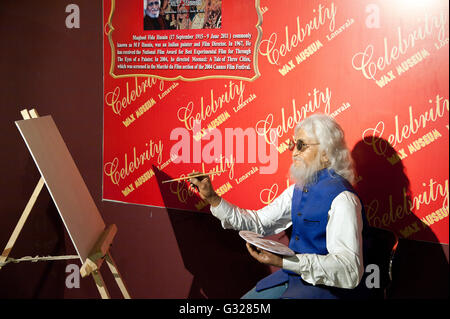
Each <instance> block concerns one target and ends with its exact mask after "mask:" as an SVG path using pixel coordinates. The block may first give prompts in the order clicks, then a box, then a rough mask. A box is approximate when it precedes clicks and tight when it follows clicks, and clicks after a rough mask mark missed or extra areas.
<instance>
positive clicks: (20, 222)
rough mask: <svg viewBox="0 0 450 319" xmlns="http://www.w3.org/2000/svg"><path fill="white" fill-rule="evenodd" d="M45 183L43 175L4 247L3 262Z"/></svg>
mask: <svg viewBox="0 0 450 319" xmlns="http://www.w3.org/2000/svg"><path fill="white" fill-rule="evenodd" d="M44 184H45V182H44V179H43V178H42V177H41V179H40V180H39V182H38V183H37V185H36V187H35V188H34V191H33V194H32V195H31V197H30V199H29V200H28V203H27V206H25V209H24V210H23V213H22V216H20V219H19V221H18V222H17V225H16V228H14V231H13V233H12V234H11V237H10V238H9V241H8V243H7V244H6V247H5V249H3V252H2V255H1V256H0V262H2V263H3V262H5V261H6V259H7V258H8V256H9V253H10V252H11V249H12V248H13V246H14V244H15V243H16V240H17V237H19V234H20V232H21V231H22V228H23V225H24V224H25V222H26V221H27V218H28V216H29V215H30V212H31V209H32V208H33V205H34V203H35V202H36V199H37V197H38V196H39V193H40V192H41V190H42V187H43V186H44ZM0 269H2V267H0Z"/></svg>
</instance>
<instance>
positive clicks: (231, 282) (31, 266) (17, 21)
mask: <svg viewBox="0 0 450 319" xmlns="http://www.w3.org/2000/svg"><path fill="white" fill-rule="evenodd" d="M69 3H71V2H69V1H57V2H55V1H50V0H44V1H39V2H36V1H29V0H25V1H14V0H6V1H2V2H1V4H0V39H2V40H1V41H2V44H1V46H2V49H1V50H0V70H1V72H2V78H1V80H0V81H1V84H0V96H1V105H2V107H1V110H2V116H1V118H0V121H1V125H0V129H1V131H0V147H1V150H2V156H1V158H0V163H1V164H0V175H1V179H0V189H2V195H1V201H0V212H1V217H0V247H1V248H2V249H3V247H4V245H5V244H6V242H7V240H8V238H9V236H10V234H11V232H12V231H13V229H14V227H15V225H16V222H17V220H18V218H19V216H20V214H21V212H22V210H23V208H24V207H25V205H26V203H27V201H28V198H29V196H30V195H31V193H32V191H33V189H34V187H35V185H36V183H37V181H38V180H39V173H38V172H37V170H36V168H35V165H34V162H33V160H32V158H31V157H30V155H29V153H28V150H27V148H26V146H25V144H24V143H23V140H22V138H21V137H20V134H19V132H18V130H17V129H16V127H15V124H14V121H15V120H18V119H21V116H20V113H19V112H20V110H21V109H23V108H32V107H35V108H37V110H38V112H39V113H40V115H47V114H50V115H52V116H53V118H54V120H55V122H56V124H57V126H58V127H59V129H60V132H61V134H62V136H63V138H64V140H65V141H66V143H67V146H68V148H69V150H70V152H71V154H72V156H73V158H74V160H75V162H76V164H77V166H78V168H79V170H80V172H81V174H82V176H83V177H84V179H85V182H86V185H87V187H88V189H89V190H90V192H91V194H92V196H93V198H94V200H95V202H96V204H97V206H98V208H99V210H100V212H101V214H102V216H103V218H104V220H105V223H106V224H111V223H114V224H116V225H117V226H118V229H119V232H118V234H117V236H116V239H115V242H114V245H113V247H112V254H113V257H114V258H115V261H116V263H117V264H118V266H119V269H120V271H121V274H122V276H123V278H124V280H125V282H126V284H127V285H128V288H129V290H130V293H131V294H132V296H133V297H135V298H206V297H208V298H227V297H229V298H238V297H240V296H241V295H242V294H244V293H245V292H246V291H247V290H248V289H250V288H251V287H252V286H253V285H254V284H255V282H256V281H257V280H258V279H259V278H262V277H263V276H264V275H266V274H268V273H269V272H270V271H271V269H268V268H266V267H263V266H261V265H259V264H257V263H256V262H255V261H254V260H252V259H251V257H249V256H248V254H247V252H246V249H245V246H244V245H243V243H242V241H241V239H239V238H238V237H237V236H236V234H235V233H233V232H231V231H224V230H222V229H221V227H220V224H219V222H218V221H217V220H216V219H215V218H214V217H212V216H211V215H208V214H200V215H199V214H195V213H191V212H183V211H175V210H166V209H163V208H149V207H143V206H135V205H124V204H119V203H113V202H102V201H101V192H102V185H101V180H102V124H101V123H102V105H103V97H102V7H101V2H100V1H88V0H78V1H76V4H78V5H79V7H80V11H81V28H80V29H70V30H69V29H67V28H66V27H65V19H66V16H67V13H65V8H66V6H67V5H68V4H69ZM281 240H285V238H281ZM73 253H74V249H73V247H72V244H71V242H70V240H69V238H68V235H67V233H66V231H65V229H64V227H63V225H62V223H61V221H60V219H59V216H58V213H57V211H56V209H55V207H54V205H53V204H52V201H51V199H50V196H49V194H48V192H47V191H46V190H45V189H44V190H43V191H42V193H41V195H40V196H39V199H38V201H37V203H36V206H35V207H34V209H33V211H32V214H31V216H30V218H29V219H28V221H27V223H26V225H25V227H24V229H23V231H22V234H21V236H20V237H19V239H18V241H17V243H16V245H15V247H14V249H13V251H12V253H11V254H10V256H11V257H15V258H18V257H22V256H26V255H33V256H34V255H38V254H39V255H59V254H67V255H70V254H73ZM398 256H399V259H398V263H397V265H398V267H399V268H398V269H399V270H398V271H397V274H398V277H397V278H398V279H397V282H396V283H395V286H394V288H395V289H393V290H392V291H393V297H400V298H402V297H426V298H428V297H448V286H447V280H448V245H440V244H432V243H427V242H418V241H410V240H402V241H401V243H400V246H399V255H398ZM68 263H70V262H39V263H27V264H25V263H21V264H10V265H7V266H6V267H5V268H3V269H2V270H0V286H1V289H0V297H1V298H97V297H98V292H97V290H96V288H95V286H94V284H93V281H92V280H91V279H90V278H87V279H82V280H81V287H80V288H79V289H67V288H66V286H65V279H66V273H65V266H66V264H68ZM217 274H220V276H217ZM104 277H105V280H106V281H107V285H108V287H111V294H112V296H113V297H120V295H119V292H118V290H117V289H116V288H115V285H114V282H113V279H112V276H111V275H109V274H108V271H104Z"/></svg>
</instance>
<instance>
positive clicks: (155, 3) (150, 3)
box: [147, 1, 159, 7]
mask: <svg viewBox="0 0 450 319" xmlns="http://www.w3.org/2000/svg"><path fill="white" fill-rule="evenodd" d="M147 6H149V7H151V6H159V1H155V2H148V3H147Z"/></svg>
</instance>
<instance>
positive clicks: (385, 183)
mask: <svg viewBox="0 0 450 319" xmlns="http://www.w3.org/2000/svg"><path fill="white" fill-rule="evenodd" d="M245 2H246V4H244V3H245ZM245 2H244V1H239V2H237V1H233V2H232V1H223V2H222V1H215V4H216V8H215V9H216V12H219V14H220V19H221V23H220V24H217V27H216V28H213V29H178V30H157V31H156V30H155V31H148V30H144V29H143V4H142V1H134V2H131V1H125V0H105V1H104V2H103V8H104V123H103V125H104V141H103V198H104V199H105V200H112V201H119V202H124V203H132V204H141V205H149V206H160V207H170V208H177V209H185V210H192V211H201V212H208V211H209V210H208V207H207V206H205V205H204V203H203V202H202V201H201V200H200V198H199V197H198V196H197V195H196V193H195V192H194V191H192V190H191V189H189V187H188V185H187V184H186V183H162V181H164V180H167V179H171V178H177V177H179V176H183V175H186V174H187V173H190V172H192V171H193V170H197V171H203V172H211V171H219V170H224V169H226V170H227V171H226V172H225V173H221V174H219V175H215V176H213V177H212V180H213V184H214V186H215V188H216V189H217V190H218V191H219V192H220V194H221V195H222V196H223V197H224V198H225V199H227V200H229V201H230V202H232V203H234V204H236V205H238V206H241V207H245V208H252V209H258V208H261V207H263V206H264V205H266V204H268V203H269V202H270V201H272V200H273V199H274V198H275V197H276V196H277V195H279V194H280V193H281V192H282V191H283V190H284V189H285V188H286V187H287V186H288V184H289V181H288V169H289V166H290V164H291V153H290V152H289V151H287V150H286V143H285V141H286V140H287V139H288V138H289V137H292V135H293V132H294V129H293V128H294V126H295V124H296V123H297V122H299V121H301V120H302V119H304V118H305V117H306V116H309V115H311V114H313V113H317V112H320V113H327V114H330V115H332V116H333V117H334V118H335V119H336V120H337V122H338V123H339V124H340V125H341V126H342V127H343V129H344V131H345V133H346V141H347V145H348V147H349V148H350V150H351V151H352V156H353V158H354V161H355V169H356V173H357V176H358V180H357V183H356V184H355V187H356V189H357V191H358V193H359V194H360V196H361V198H362V200H363V202H364V205H365V207H366V213H367V216H368V219H369V222H370V223H371V224H372V225H373V226H376V227H382V228H387V229H391V230H393V231H395V232H396V233H397V234H398V235H399V236H401V237H404V238H409V239H417V240H426V241H432V242H440V243H446V244H448V205H449V201H448V162H449V159H448V154H449V153H448V130H449V127H448V125H449V124H448V122H449V121H448V119H449V117H448V111H449V100H448V85H449V83H448V76H449V74H448V70H449V65H448V63H449V51H448V37H449V22H448V21H449V7H448V3H447V1H443V0H442V1H441V0H433V1H419V0H417V1H406V0H404V1H403V0H398V1H387V0H386V1H383V0H376V1H374V0H370V1H339V0H336V1H325V0H324V1H294V0H289V1H288V0H283V1H277V2H276V3H274V2H273V1H272V2H270V1H267V0H266V1H264V0H261V1H258V0H256V2H254V3H253V2H251V1H245ZM191 4H192V3H191ZM163 5H164V1H163ZM192 8H193V6H191V9H192ZM217 8H219V9H217ZM195 9H196V10H197V11H199V12H200V13H199V12H195V11H194V10H192V12H191V15H190V17H191V19H192V21H194V19H195V16H196V15H198V14H204V15H206V14H207V10H206V9H205V7H204V6H203V7H202V5H198V7H197V6H196V7H195ZM202 9H203V10H204V11H205V12H206V13H203V11H202ZM199 17H200V16H198V17H197V18H199ZM197 22H198V20H197ZM166 36H167V37H166ZM180 36H181V37H180ZM213 42H215V43H214V44H213ZM182 44H183V48H181V45H182ZM208 44H209V45H208ZM186 49H187V50H191V51H190V52H189V51H187V52H186V51H185V50H186ZM219 49H220V50H219ZM144 50H145V51H144ZM157 50H161V51H163V52H161V51H157ZM174 50H175V51H174ZM178 50H183V51H178ZM195 50H199V51H201V50H203V51H201V52H200V53H199V51H195ZM208 50H209V51H208ZM214 50H215V51H214ZM152 51H154V52H152ZM224 51H225V52H224ZM197 53H198V54H197ZM156 58H158V61H156ZM177 58H180V59H179V60H178V61H177ZM181 58H184V59H185V60H182V59H181ZM186 58H189V61H187V60H186ZM204 58H206V60H204ZM172 59H173V60H172ZM235 59H237V60H235ZM152 65H153V66H152ZM158 65H159V66H158ZM164 65H165V66H164ZM176 65H178V66H176ZM195 118H198V119H201V120H202V122H201V129H203V131H200V133H198V132H197V134H201V133H202V132H203V134H201V135H197V138H199V137H200V136H202V135H205V134H206V133H210V132H209V130H207V129H206V128H207V127H208V126H210V127H216V128H217V129H218V130H215V131H214V132H217V131H218V132H220V134H221V136H217V135H213V136H211V135H208V134H206V136H204V137H203V139H199V140H198V139H193V134H195V133H196V132H194V130H193V127H192V123H193V122H192V121H193V120H194V119H195ZM226 128H229V129H230V128H231V129H237V128H242V129H243V130H246V129H248V128H250V130H248V131H253V132H256V131H257V130H258V129H259V132H258V134H256V135H255V136H254V138H253V137H252V135H250V139H249V140H248V141H247V142H246V143H245V148H244V151H243V153H244V155H245V160H244V162H242V160H239V158H237V155H238V154H240V151H239V150H238V149H237V147H236V145H234V148H233V150H234V153H235V154H234V155H233V154H231V155H230V154H229V153H227V152H226V147H225V145H226V143H227V142H230V141H229V140H227V139H226V130H225V129H226ZM270 129H274V130H273V131H272V133H270ZM176 132H181V133H180V134H184V133H183V132H187V133H189V140H190V142H189V143H188V144H187V145H189V146H190V152H189V155H190V161H189V163H175V162H176V157H177V156H174V155H173V153H174V152H173V150H172V157H171V149H172V148H173V147H175V146H176V145H178V146H180V145H181V144H180V140H181V135H180V136H178V135H176V136H175V138H174V137H172V139H171V133H172V134H174V133H176ZM275 136H276V139H275ZM258 137H259V138H260V141H265V142H264V143H258V141H257V140H258ZM207 138H210V140H208V139H207ZM219 138H220V143H218V142H217V140H218V139H219ZM252 138H253V139H254V140H253V141H254V143H255V144H252V143H253V142H252ZM177 143H178V144H177ZM200 144H201V145H200ZM253 145H255V148H253ZM212 146H214V147H216V149H214V148H213V147H212ZM263 146H264V147H263ZM270 146H271V147H272V150H273V148H274V147H276V155H277V156H276V158H275V157H274V156H272V157H269V158H264V157H262V156H258V151H259V152H262V151H264V152H266V153H267V154H269V150H270ZM197 149H200V150H202V151H204V152H205V153H207V155H208V154H210V153H211V152H212V153H214V154H212V155H213V157H215V159H216V161H215V162H214V161H213V162H210V161H209V162H208V161H205V160H204V159H205V158H203V162H201V161H197V162H196V156H197V155H195V154H196V153H195V152H194V150H197ZM205 149H206V151H205ZM216 150H217V152H216ZM255 152H256V153H255ZM264 152H263V153H264ZM175 153H176V152H175ZM177 154H178V157H181V156H180V154H181V153H177ZM252 154H255V155H256V156H255V158H256V160H255V161H252V160H251V156H252ZM228 155H230V156H228ZM267 160H268V162H267ZM270 164H276V170H275V171H273V172H270V174H263V172H264V170H263V169H262V167H266V168H267V167H268V166H270ZM266 173H267V171H266ZM130 213H132V212H131V211H130Z"/></svg>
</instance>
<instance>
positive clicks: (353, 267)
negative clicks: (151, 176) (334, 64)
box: [191, 114, 366, 299]
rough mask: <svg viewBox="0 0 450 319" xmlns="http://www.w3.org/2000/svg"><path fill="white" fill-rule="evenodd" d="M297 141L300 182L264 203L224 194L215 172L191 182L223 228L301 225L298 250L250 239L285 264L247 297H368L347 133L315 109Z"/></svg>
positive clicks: (266, 259) (293, 244)
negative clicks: (240, 201) (252, 204)
mask: <svg viewBox="0 0 450 319" xmlns="http://www.w3.org/2000/svg"><path fill="white" fill-rule="evenodd" d="M294 143H295V144H293V145H295V149H294V151H293V156H292V159H293V163H292V166H291V168H290V175H291V178H292V179H293V180H294V181H295V184H294V185H292V186H290V187H289V188H287V189H286V190H285V191H284V192H283V193H282V194H281V195H280V196H278V197H277V198H276V199H275V200H274V201H273V202H272V203H270V204H269V205H268V206H266V207H263V208H262V209H260V210H249V209H242V208H239V207H236V206H235V205H233V204H231V203H229V202H227V201H226V200H225V199H223V198H221V197H219V196H218V195H217V194H216V193H215V191H214V189H213V187H212V185H211V181H210V179H209V178H204V179H202V180H201V181H200V180H199V179H197V178H191V182H192V183H193V184H195V185H196V186H197V187H198V188H199V193H200V196H201V197H202V198H204V199H205V200H206V201H208V202H209V204H210V205H211V208H210V209H211V212H212V214H213V215H214V216H215V217H217V218H218V219H220V221H221V223H222V227H223V228H227V229H235V230H250V231H253V232H256V233H259V234H261V235H264V236H267V235H271V234H276V233H279V232H281V231H283V230H285V229H286V228H288V227H289V226H291V225H292V226H293V229H292V236H291V239H290V243H289V247H290V248H291V249H292V250H294V251H295V253H296V255H295V256H293V257H282V256H279V255H276V254H272V253H270V252H268V251H265V250H260V249H257V248H256V247H254V246H251V245H249V244H248V243H247V249H248V250H249V252H250V254H251V255H252V256H253V257H254V258H255V259H256V260H258V261H259V262H261V263H264V264H268V265H273V266H276V267H280V268H282V269H281V270H279V271H276V272H274V273H273V274H271V275H269V276H268V277H266V278H264V279H262V280H261V281H259V282H258V283H257V284H256V287H255V288H253V289H252V290H251V291H249V292H248V293H247V294H246V295H245V296H244V297H243V298H306V299H316V298H324V299H340V298H355V297H361V291H362V293H363V294H364V291H365V287H363V286H365V285H364V282H363V281H362V280H361V278H362V276H363V273H364V265H363V251H362V249H363V241H362V230H363V225H366V219H365V216H364V209H363V206H362V204H361V202H360V200H359V198H358V196H357V195H356V193H355V191H354V189H353V188H352V186H351V184H350V183H351V182H353V179H354V175H353V169H352V160H351V157H350V153H349V151H348V149H347V146H346V144H345V140H344V132H343V130H342V129H341V127H340V126H339V125H338V124H337V123H336V121H335V120H334V119H333V118H331V117H329V116H327V115H322V114H315V115H312V116H310V117H308V118H306V119H305V120H304V121H302V122H300V123H299V124H298V125H297V126H296V128H295V141H294ZM355 288H356V289H355Z"/></svg>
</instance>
